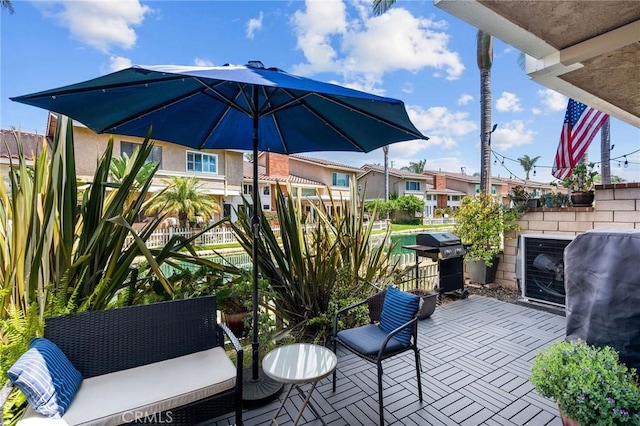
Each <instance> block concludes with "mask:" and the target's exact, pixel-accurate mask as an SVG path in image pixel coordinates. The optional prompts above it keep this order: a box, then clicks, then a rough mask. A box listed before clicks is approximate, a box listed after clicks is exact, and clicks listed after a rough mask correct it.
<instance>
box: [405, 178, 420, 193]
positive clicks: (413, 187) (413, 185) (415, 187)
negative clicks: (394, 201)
mask: <svg viewBox="0 0 640 426" xmlns="http://www.w3.org/2000/svg"><path fill="white" fill-rule="evenodd" d="M405 189H406V190H407V191H420V182H417V181H415V180H408V181H407V182H406V186H405Z"/></svg>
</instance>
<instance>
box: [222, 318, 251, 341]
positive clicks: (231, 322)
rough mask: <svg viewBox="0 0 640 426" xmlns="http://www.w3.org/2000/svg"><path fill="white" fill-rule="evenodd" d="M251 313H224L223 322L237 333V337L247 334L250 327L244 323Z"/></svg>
mask: <svg viewBox="0 0 640 426" xmlns="http://www.w3.org/2000/svg"><path fill="white" fill-rule="evenodd" d="M247 315H249V313H248V312H239V313H235V314H228V313H226V312H223V313H222V322H224V323H226V324H227V327H229V329H230V330H231V331H232V332H233V334H235V335H236V337H243V336H246V335H247V333H248V332H249V330H248V327H246V326H245V324H244V319H245V318H246V317H247Z"/></svg>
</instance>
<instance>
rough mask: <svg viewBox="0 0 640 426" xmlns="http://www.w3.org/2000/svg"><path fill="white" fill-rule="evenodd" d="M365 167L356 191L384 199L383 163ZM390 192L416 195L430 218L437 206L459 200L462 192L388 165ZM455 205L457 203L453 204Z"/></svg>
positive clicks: (367, 198) (369, 197)
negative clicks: (422, 202) (422, 201)
mask: <svg viewBox="0 0 640 426" xmlns="http://www.w3.org/2000/svg"><path fill="white" fill-rule="evenodd" d="M362 170H364V171H363V172H362V173H361V174H360V175H359V176H358V192H359V193H362V194H363V196H364V199H365V200H367V201H368V200H375V199H384V179H385V178H384V166H382V165H380V164H365V165H364V166H362ZM388 172H389V193H390V194H395V195H397V196H398V197H401V196H403V195H415V196H416V197H418V198H420V199H422V200H424V202H425V203H424V211H423V217H425V218H433V217H435V216H436V210H437V209H439V208H446V207H452V200H453V203H457V202H459V201H460V200H461V199H462V197H463V196H464V194H463V193H462V192H459V191H456V190H452V189H448V188H446V186H445V185H435V184H434V178H433V177H432V176H428V175H424V174H420V173H413V172H410V171H407V170H402V169H395V168H393V167H390V168H389V169H388ZM454 205H456V206H457V204H454Z"/></svg>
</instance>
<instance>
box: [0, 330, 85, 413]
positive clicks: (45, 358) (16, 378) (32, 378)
mask: <svg viewBox="0 0 640 426" xmlns="http://www.w3.org/2000/svg"><path fill="white" fill-rule="evenodd" d="M7 375H8V376H9V379H10V380H11V381H12V382H13V384H14V385H15V386H16V387H18V388H19V389H20V390H21V391H22V392H23V393H24V394H25V396H26V397H27V401H28V402H29V404H30V405H31V407H33V409H34V410H36V411H37V412H38V413H40V414H42V415H44V416H47V417H51V418H54V419H59V418H61V417H62V416H63V415H64V412H65V411H66V410H67V408H68V407H69V404H71V400H72V399H73V397H74V396H75V394H76V392H77V391H78V388H79V387H80V384H81V383H82V374H80V372H79V371H78V370H76V368H75V367H74V366H73V365H72V364H71V362H70V361H69V359H68V358H67V357H66V355H65V354H64V353H63V352H62V351H61V350H60V348H58V347H57V346H56V345H55V343H53V342H52V341H50V340H47V339H43V338H34V339H31V344H30V345H29V350H28V351H27V352H25V353H24V354H22V356H21V357H20V358H18V360H17V361H16V363H15V364H13V365H12V366H11V368H10V369H9V371H7Z"/></svg>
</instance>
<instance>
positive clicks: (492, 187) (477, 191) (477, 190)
mask: <svg viewBox="0 0 640 426" xmlns="http://www.w3.org/2000/svg"><path fill="white" fill-rule="evenodd" d="M479 193H480V185H476V194H479ZM491 193H492V194H493V195H496V187H495V186H493V185H492V186H491Z"/></svg>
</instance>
